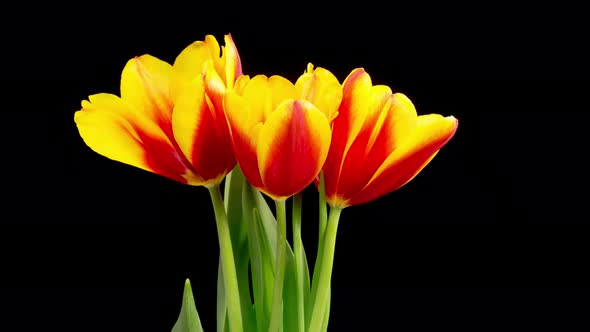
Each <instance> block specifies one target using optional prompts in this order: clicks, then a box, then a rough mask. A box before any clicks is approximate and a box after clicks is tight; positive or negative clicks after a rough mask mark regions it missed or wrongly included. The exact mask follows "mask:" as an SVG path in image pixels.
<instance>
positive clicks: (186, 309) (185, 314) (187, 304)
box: [172, 279, 203, 332]
mask: <svg viewBox="0 0 590 332" xmlns="http://www.w3.org/2000/svg"><path fill="white" fill-rule="evenodd" d="M172 332H203V327H202V326H201V320H200V319H199V313H198V312H197V307H196V306H195V299H194V298H193V291H192V289H191V283H190V281H189V280H188V279H186V282H185V283H184V294H183V297H182V306H181V307H180V315H179V316H178V320H177V321H176V324H174V327H173V328H172Z"/></svg>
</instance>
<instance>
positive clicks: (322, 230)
mask: <svg viewBox="0 0 590 332" xmlns="http://www.w3.org/2000/svg"><path fill="white" fill-rule="evenodd" d="M319 189H320V197H319V201H320V205H319V232H318V247H317V253H316V259H315V263H314V266H313V277H312V282H311V299H312V301H314V302H315V299H316V298H317V291H318V287H317V286H318V282H319V276H320V271H321V269H322V258H323V253H324V242H325V241H324V240H325V239H324V237H325V234H326V225H327V223H328V205H327V204H326V183H325V179H324V172H323V171H322V172H320V188H319ZM306 318H307V320H306V322H305V323H306V326H308V325H309V318H310V317H309V315H308V317H306Z"/></svg>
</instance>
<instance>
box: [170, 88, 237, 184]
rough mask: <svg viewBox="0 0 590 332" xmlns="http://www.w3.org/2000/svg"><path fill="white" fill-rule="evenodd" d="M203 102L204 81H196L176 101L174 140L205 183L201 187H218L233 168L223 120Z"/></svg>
mask: <svg viewBox="0 0 590 332" xmlns="http://www.w3.org/2000/svg"><path fill="white" fill-rule="evenodd" d="M206 99H207V96H206V94H205V83H204V82H203V78H202V77H197V78H195V79H194V80H193V81H192V82H191V85H190V86H189V89H186V90H185V91H184V93H183V94H182V95H181V96H180V97H179V98H178V101H177V103H176V105H175V107H174V112H173V113H172V126H173V129H174V138H175V140H176V142H177V143H178V146H179V148H180V149H181V151H182V152H183V153H184V155H185V156H186V158H187V159H188V160H189V161H190V164H191V165H192V168H193V170H194V171H195V172H196V173H197V174H198V175H199V176H200V177H201V178H202V179H203V180H204V181H205V182H204V183H201V185H208V184H209V183H218V182H219V181H220V180H221V179H222V178H223V177H224V176H225V175H226V174H227V173H228V172H229V171H230V170H231V169H232V168H233V167H234V166H235V158H234V156H233V152H232V147H231V142H230V139H229V132H228V128H227V123H226V120H225V117H220V116H219V115H218V114H216V111H215V110H214V109H211V107H210V103H208V102H207V100H206ZM221 116H223V114H221Z"/></svg>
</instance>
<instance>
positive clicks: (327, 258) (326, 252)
mask: <svg viewBox="0 0 590 332" xmlns="http://www.w3.org/2000/svg"><path fill="white" fill-rule="evenodd" d="M341 212H342V208H338V207H331V208H330V216H329V217H328V225H327V227H326V234H325V238H324V248H323V254H322V264H321V268H320V271H319V273H320V274H319V280H318V285H317V289H316V290H317V293H316V297H315V299H314V304H313V310H312V313H311V322H310V324H309V331H311V332H315V331H320V329H321V327H322V320H323V319H324V314H325V311H326V306H327V304H328V297H329V296H330V279H331V277H332V267H333V266H334V250H335V248H336V232H337V230H338V221H339V220H340V213H341ZM314 274H315V271H314Z"/></svg>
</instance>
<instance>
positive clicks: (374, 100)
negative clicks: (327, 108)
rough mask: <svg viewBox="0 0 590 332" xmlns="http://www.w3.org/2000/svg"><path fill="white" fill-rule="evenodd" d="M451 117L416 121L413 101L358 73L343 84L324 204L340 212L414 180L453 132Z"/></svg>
mask: <svg viewBox="0 0 590 332" xmlns="http://www.w3.org/2000/svg"><path fill="white" fill-rule="evenodd" d="M457 125H458V121H457V119H455V118H454V117H453V116H448V117H443V116H441V115H438V114H429V115H421V116H418V115H417V114H416V109H415V108H414V105H413V104H412V102H411V101H410V100H409V99H408V98H407V97H406V96H405V95H403V94H401V93H392V91H391V89H390V88H389V87H387V86H383V85H375V86H374V85H372V82H371V78H370V77H369V75H368V74H367V73H366V72H365V71H364V70H363V69H355V70H353V71H352V72H351V73H350V75H349V76H348V77H347V78H346V80H345V81H344V83H343V98H342V103H341V104H340V107H339V109H338V117H336V119H335V121H334V125H333V135H332V144H331V146H330V152H329V154H328V157H327V159H326V163H325V165H324V167H323V172H324V179H325V186H326V199H327V201H328V203H330V205H332V206H335V207H339V208H344V207H346V206H350V205H357V204H362V203H366V202H369V201H371V200H374V199H376V198H378V197H381V196H383V195H385V194H387V193H390V192H392V191H394V190H396V189H398V188H400V187H401V186H403V185H404V184H406V183H407V182H409V181H410V180H411V179H412V178H414V177H415V176H416V175H417V174H418V173H419V172H420V171H421V170H422V169H423V168H424V167H425V166H426V165H427V164H428V163H429V162H430V161H431V160H432V158H434V156H435V155H436V154H437V152H438V151H439V149H440V148H441V147H442V146H443V145H445V144H446V143H447V142H448V141H449V140H450V139H451V137H452V136H453V135H454V134H455V131H456V130H457Z"/></svg>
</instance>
